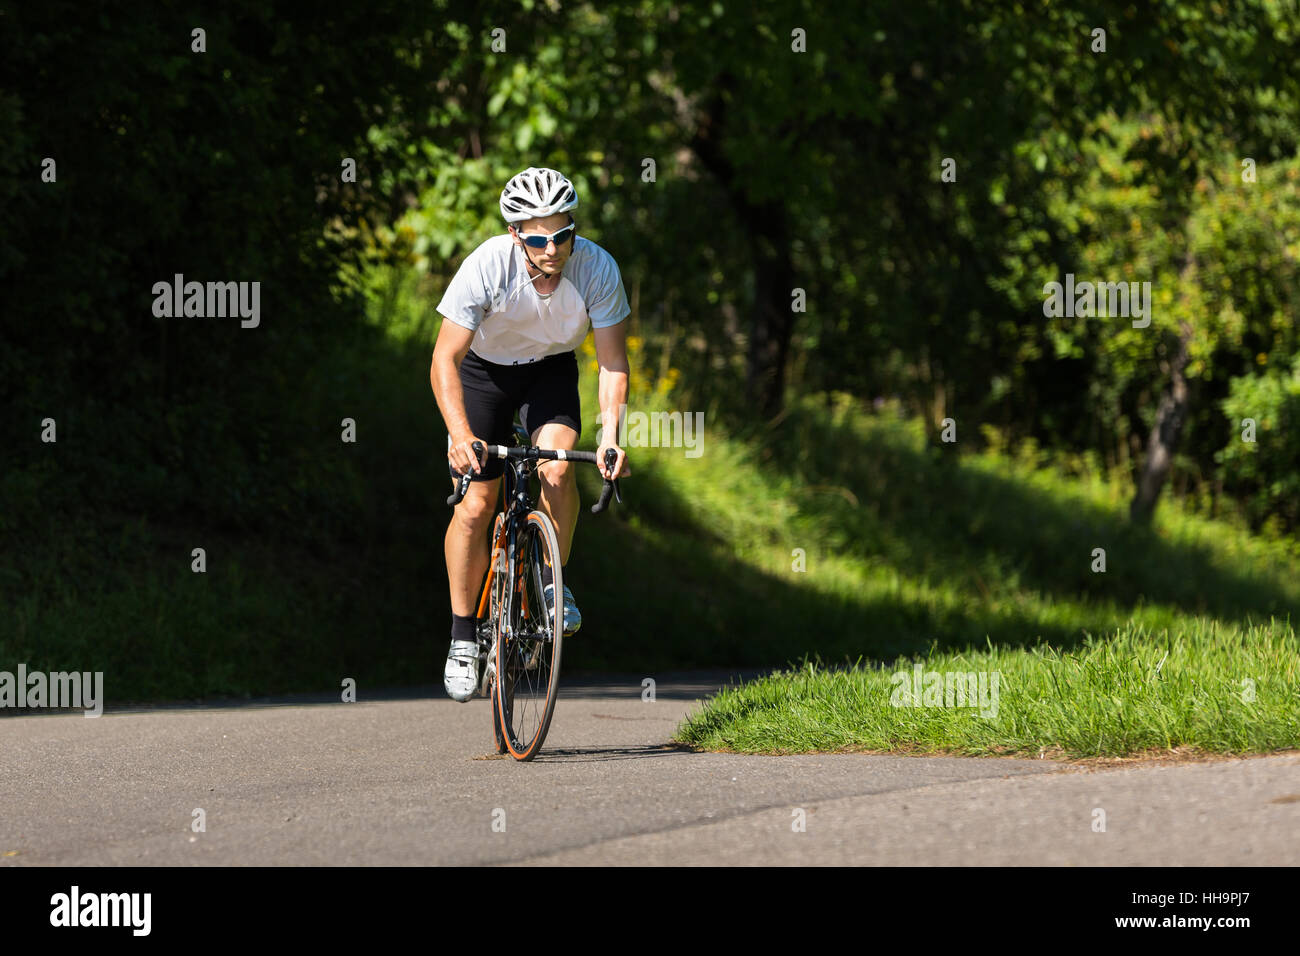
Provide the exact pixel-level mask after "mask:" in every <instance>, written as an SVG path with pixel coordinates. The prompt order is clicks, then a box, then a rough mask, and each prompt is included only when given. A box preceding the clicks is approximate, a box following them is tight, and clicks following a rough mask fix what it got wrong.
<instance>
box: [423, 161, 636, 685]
mask: <svg viewBox="0 0 1300 956" xmlns="http://www.w3.org/2000/svg"><path fill="white" fill-rule="evenodd" d="M500 206H501V215H502V217H503V218H504V219H505V221H506V233H505V234H504V235H497V236H493V237H492V238H491V239H488V240H487V241H485V242H484V243H483V244H482V245H480V246H479V247H478V248H477V249H475V250H474V251H473V252H471V253H470V254H469V256H468V257H466V259H465V261H464V262H463V263H462V264H461V266H460V268H459V269H458V270H457V271H456V275H455V277H454V278H453V279H452V280H451V283H450V285H448V286H447V291H446V293H445V294H444V295H443V297H442V301H441V302H439V303H438V312H439V313H440V314H441V315H442V317H443V322H442V328H441V330H440V331H439V332H438V340H437V342H436V343H435V345H434V350H433V363H432V367H431V368H430V370H429V379H430V382H431V383H432V385H433V394H434V396H435V398H436V399H437V402H438V408H439V410H440V411H441V412H442V418H443V421H444V422H445V423H446V425H447V431H448V436H447V461H448V463H449V465H450V467H451V471H452V472H453V474H455V475H463V474H465V472H466V471H470V470H472V471H473V472H474V477H473V479H472V481H471V483H470V487H469V491H468V492H467V493H466V495H465V498H464V499H463V500H462V501H461V503H460V504H459V505H457V506H456V510H455V512H454V513H453V515H452V519H451V524H450V526H449V527H448V528H447V537H446V541H445V554H446V559H447V579H448V584H449V585H450V588H451V647H450V649H449V650H448V652H447V663H446V666H445V669H444V671H443V686H444V687H445V688H446V690H447V693H448V695H450V696H451V697H452V698H453V699H455V700H458V701H462V702H463V701H467V700H469V699H470V698H471V697H472V696H473V695H474V692H475V690H476V689H477V686H478V667H479V649H478V643H477V641H476V620H475V617H474V613H475V611H476V609H477V603H478V596H479V594H478V592H479V589H480V588H481V587H482V582H483V576H484V575H485V574H486V573H487V566H488V560H489V558H490V554H489V552H490V543H489V541H488V538H489V532H490V528H491V524H492V521H493V518H494V515H495V512H496V501H497V496H498V494H499V492H500V487H501V475H502V473H503V472H504V463H503V462H502V461H501V460H500V459H497V458H493V459H490V460H486V461H485V460H484V458H483V457H481V456H476V454H475V452H474V450H473V448H472V445H473V443H474V442H476V441H481V442H483V443H484V444H496V445H513V444H515V441H514V438H513V422H514V416H515V412H516V411H518V412H519V415H520V421H521V422H522V424H523V426H524V429H525V431H527V432H528V435H529V440H530V441H531V442H532V444H534V445H537V446H539V447H542V448H564V449H572V448H574V447H575V446H576V444H577V441H578V436H579V435H580V434H581V432H582V413H581V409H580V407H579V400H578V362H577V357H576V356H575V355H574V349H576V348H577V347H578V346H579V345H581V344H582V342H583V340H584V339H586V337H587V329H588V327H590V328H591V329H592V334H593V336H594V338H595V346H596V360H597V362H598V363H599V365H600V383H599V396H600V408H601V420H602V422H603V423H604V431H603V434H602V439H603V441H602V444H601V446H600V448H599V449H597V457H598V458H599V459H600V460H601V461H602V462H603V461H604V454H605V449H606V448H613V449H614V450H615V452H616V453H617V459H616V460H615V462H614V468H613V471H612V472H610V473H607V474H605V477H607V478H613V477H616V476H620V477H621V476H623V475H627V474H630V471H629V470H628V469H627V467H626V464H625V459H626V456H625V454H624V452H623V449H622V448H620V447H619V446H618V444H617V436H618V419H619V410H620V408H621V406H623V405H624V404H626V402H627V379H628V362H627V324H626V323H625V322H624V321H623V320H624V319H625V318H627V316H628V314H629V313H630V312H631V311H632V310H631V308H630V307H629V306H628V302H627V293H626V292H625V291H624V289H623V280H622V278H621V276H620V274H619V270H618V264H617V263H616V262H615V261H614V257H613V256H611V255H610V254H609V253H608V252H606V251H605V250H604V249H602V248H601V247H600V246H598V245H596V244H595V243H594V242H592V241H590V240H588V239H584V238H581V237H579V236H578V235H577V234H576V233H577V225H576V223H575V222H574V219H573V215H572V212H573V210H574V209H576V208H577V206H578V194H577V192H576V191H575V190H574V188H573V184H572V183H570V182H569V180H568V179H567V178H565V177H564V176H563V175H561V174H560V173H558V172H556V171H555V170H554V169H546V168H537V167H531V166H530V167H529V168H528V169H525V170H524V171H523V172H521V173H519V174H518V175H516V176H515V177H513V178H512V179H511V180H510V181H509V182H508V183H506V186H505V188H504V189H503V190H502V191H501V202H500ZM573 467H574V466H573V463H572V462H563V461H548V462H544V463H541V464H540V465H539V467H538V469H537V471H538V475H539V477H540V478H541V503H540V504H541V508H542V510H543V511H545V512H546V514H547V515H548V516H549V517H550V519H551V521H552V523H553V524H554V525H555V531H556V535H557V536H558V538H559V543H560V565H561V567H563V566H564V565H565V564H567V563H568V561H569V552H570V548H571V546H572V544H573V530H574V527H575V525H576V523H577V520H578V485H577V480H576V475H575V474H574V472H573ZM599 467H600V468H601V469H602V472H603V469H604V465H603V464H602V465H600V466H599ZM543 576H544V579H545V580H544V582H543V583H544V585H545V586H546V596H547V600H548V601H549V600H551V592H552V589H553V585H552V584H551V583H550V581H551V580H552V578H551V574H550V569H549V568H543ZM563 596H564V633H565V634H566V635H568V634H572V633H575V632H576V631H577V630H578V628H579V627H580V626H581V623H582V615H581V614H580V613H579V611H578V606H577V604H576V603H575V602H574V599H573V592H572V591H571V590H570V589H569V586H568V585H567V584H566V585H565V586H564V590H563Z"/></svg>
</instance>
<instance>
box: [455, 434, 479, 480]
mask: <svg viewBox="0 0 1300 956" xmlns="http://www.w3.org/2000/svg"><path fill="white" fill-rule="evenodd" d="M475 442H479V444H480V447H481V448H483V449H484V451H483V453H482V454H479V453H477V452H475V451H474V447H473V446H474V443H475ZM486 449H487V442H485V441H483V440H482V439H481V438H476V437H474V435H472V434H470V433H469V432H466V433H465V434H463V435H459V436H453V438H452V440H451V448H450V449H448V451H447V463H448V464H450V465H451V468H452V471H454V472H456V474H458V475H463V474H465V473H466V472H467V471H469V470H471V469H473V471H474V474H478V473H479V472H480V471H482V470H483V466H484V464H486V463H487V452H486Z"/></svg>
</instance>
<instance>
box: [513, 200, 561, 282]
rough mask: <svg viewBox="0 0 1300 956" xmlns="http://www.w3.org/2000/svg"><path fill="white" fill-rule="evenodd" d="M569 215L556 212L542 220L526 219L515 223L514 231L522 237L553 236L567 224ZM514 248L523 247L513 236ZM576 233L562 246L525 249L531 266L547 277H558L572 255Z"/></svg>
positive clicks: (551, 245)
mask: <svg viewBox="0 0 1300 956" xmlns="http://www.w3.org/2000/svg"><path fill="white" fill-rule="evenodd" d="M569 218H570V217H569V214H568V213H567V212H557V213H556V214H555V215H554V216H546V217H545V218H543V219H528V220H525V221H524V222H518V223H515V230H516V231H517V232H519V233H522V234H523V235H529V234H540V235H543V236H550V235H554V234H555V233H557V232H559V231H560V230H561V229H563V228H564V227H565V226H567V225H568V224H569ZM511 238H513V239H514V242H515V245H516V246H523V242H522V241H521V240H520V238H519V236H517V235H514V236H512V237H511ZM576 241H577V240H576V233H575V234H574V235H573V236H570V237H569V238H568V240H566V241H565V243H564V244H563V245H562V246H558V247H557V246H556V245H555V243H554V242H548V243H547V244H546V248H545V249H527V250H525V251H526V253H527V255H528V256H529V258H531V259H532V260H533V264H534V265H536V266H537V267H538V268H539V269H541V270H542V271H543V272H545V273H546V274H547V275H559V274H560V272H561V270H562V269H564V264H565V263H566V262H568V261H569V256H571V255H572V254H573V244H574V242H576Z"/></svg>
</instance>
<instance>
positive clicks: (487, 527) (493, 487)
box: [443, 478, 501, 617]
mask: <svg viewBox="0 0 1300 956" xmlns="http://www.w3.org/2000/svg"><path fill="white" fill-rule="evenodd" d="M500 492H501V479H500V478H494V479H492V480H491V481H471V482H470V484H469V490H468V491H467V492H465V497H464V498H463V499H462V500H461V502H460V504H458V505H457V506H456V510H455V511H454V512H452V516H451V524H449V525H448V526H447V537H446V540H445V541H444V542H443V553H444V554H445V556H446V559H447V579H448V582H449V583H450V585H451V613H452V614H458V615H461V616H465V617H469V616H472V615H473V614H474V612H475V611H477V610H478V600H479V596H480V593H481V592H480V588H482V586H483V575H485V574H487V567H488V559H489V558H490V557H491V542H489V541H488V535H489V533H490V532H491V530H492V519H493V518H494V517H495V516H496V505H497V496H498V495H499V494H500Z"/></svg>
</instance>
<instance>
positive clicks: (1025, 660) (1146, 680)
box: [678, 620, 1300, 758]
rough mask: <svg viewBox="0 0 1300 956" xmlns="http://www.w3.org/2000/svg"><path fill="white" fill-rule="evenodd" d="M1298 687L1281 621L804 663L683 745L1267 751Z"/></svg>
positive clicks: (708, 714) (1082, 752)
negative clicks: (863, 661) (931, 683)
mask: <svg viewBox="0 0 1300 956" xmlns="http://www.w3.org/2000/svg"><path fill="white" fill-rule="evenodd" d="M917 666H919V667H921V668H922V676H921V677H916V678H914V668H915V667H917ZM930 673H935V674H938V675H941V677H943V678H944V680H945V681H946V680H947V675H948V674H954V673H960V674H974V675H976V680H975V682H974V683H971V684H969V685H967V686H970V687H971V688H973V689H974V688H978V692H979V693H980V694H981V696H979V697H976V696H975V694H972V695H971V696H970V697H965V695H964V692H963V691H957V690H956V685H955V684H954V692H953V693H951V694H950V695H949V694H946V693H945V691H946V685H945V686H944V687H939V686H938V685H937V682H936V685H935V692H934V696H933V697H929V696H927V693H926V690H927V689H928V687H927V683H926V681H925V675H928V674H930ZM981 675H982V677H981ZM994 675H996V677H995V676H994ZM1297 679H1300V644H1297V641H1296V635H1295V632H1294V631H1293V630H1292V629H1291V628H1290V627H1287V626H1282V625H1276V624H1274V625H1269V626H1262V627H1253V628H1236V627H1228V626H1224V625H1221V624H1219V623H1217V622H1214V621H1206V620H1202V621H1198V622H1195V623H1194V624H1192V625H1191V626H1189V627H1188V628H1186V629H1184V630H1182V631H1181V632H1179V633H1177V634H1176V635H1175V634H1171V633H1170V632H1168V631H1161V632H1158V633H1151V632H1149V631H1146V630H1145V629H1143V628H1141V627H1138V626H1135V625H1130V626H1127V627H1124V628H1123V629H1121V630H1120V631H1119V632H1118V633H1116V634H1113V635H1110V636H1108V637H1104V638H1102V637H1098V638H1089V639H1087V640H1086V641H1085V642H1084V644H1083V645H1082V646H1081V647H1079V648H1077V649H1076V650H1074V651H1072V652H1066V653H1062V652H1060V651H1058V650H1055V649H1053V648H1050V647H1047V646H1041V647H1036V648H1033V649H1029V650H1023V649H1007V648H999V647H988V648H986V649H985V650H983V651H969V652H965V653H936V654H933V655H922V656H919V657H917V658H916V659H915V661H906V660H903V661H897V662H895V663H894V664H893V665H890V666H855V667H851V668H842V669H829V668H826V667H821V666H817V665H815V664H811V663H808V664H805V665H804V666H803V667H799V668H794V669H791V670H787V671H782V672H779V673H775V674H773V675H771V676H769V677H766V678H763V679H761V680H757V681H753V682H751V683H748V684H745V685H743V686H741V687H733V688H728V689H726V690H724V691H723V692H721V693H720V694H718V695H717V696H716V697H715V698H713V699H712V700H711V701H710V702H709V704H708V706H707V707H706V708H705V709H704V710H702V711H700V712H699V713H696V714H694V715H692V716H691V717H689V718H688V719H687V720H686V721H685V722H684V724H683V725H682V727H681V728H680V729H679V731H678V739H680V740H681V741H683V742H685V743H688V744H691V745H693V746H696V747H700V748H702V749H706V750H727V751H738V752H744V753H807V752H810V751H873V752H883V751H898V750H903V751H906V752H910V753H918V752H919V753H953V754H968V755H993V754H998V755H1022V756H1038V755H1040V754H1042V753H1043V752H1044V751H1051V752H1052V756H1058V755H1059V756H1065V757H1071V758H1082V757H1096V756H1116V755H1129V754H1133V753H1141V752H1148V751H1153V750H1173V749H1175V748H1181V749H1184V750H1193V751H1204V752H1214V753H1230V754H1244V753H1257V752H1268V751H1273V750H1280V749H1289V748H1294V747H1296V746H1297V742H1298V741H1300V685H1298V684H1297ZM981 681H982V683H981ZM914 683H915V684H916V686H918V687H920V688H921V689H922V690H921V694H920V696H919V697H917V696H916V695H915V694H913V693H912V687H913V684H914ZM914 702H915V703H914Z"/></svg>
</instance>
